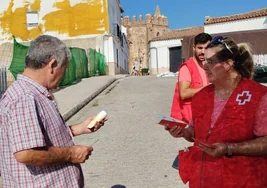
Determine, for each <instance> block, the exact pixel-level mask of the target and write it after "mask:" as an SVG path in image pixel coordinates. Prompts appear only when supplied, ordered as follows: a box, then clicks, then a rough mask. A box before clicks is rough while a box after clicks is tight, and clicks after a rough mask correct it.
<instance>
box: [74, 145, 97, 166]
mask: <svg viewBox="0 0 267 188" xmlns="http://www.w3.org/2000/svg"><path fill="white" fill-rule="evenodd" d="M92 151H93V148H92V147H91V146H80V145H74V146H71V147H70V159H69V161H70V162H71V163H74V164H80V163H84V162H85V161H86V160H87V159H89V156H90V155H91V154H92Z"/></svg>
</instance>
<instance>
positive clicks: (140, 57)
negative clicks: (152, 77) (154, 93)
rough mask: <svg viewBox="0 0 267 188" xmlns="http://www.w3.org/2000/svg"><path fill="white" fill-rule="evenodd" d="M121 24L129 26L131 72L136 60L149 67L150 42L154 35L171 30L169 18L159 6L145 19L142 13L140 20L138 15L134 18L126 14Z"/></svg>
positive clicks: (129, 62)
mask: <svg viewBox="0 0 267 188" xmlns="http://www.w3.org/2000/svg"><path fill="white" fill-rule="evenodd" d="M121 24H122V25H123V26H124V27H126V28H127V38H128V45H129V46H128V68H129V73H131V72H132V68H133V64H134V61H139V62H140V64H141V67H142V68H149V49H148V43H149V41H150V40H152V39H153V38H154V37H159V36H161V35H163V34H164V33H165V32H167V31H169V28H168V18H167V17H165V16H162V15H161V13H160V9H159V6H157V7H156V11H155V14H154V15H153V16H152V15H150V14H147V15H146V16H145V19H143V17H142V15H140V16H139V19H138V20H137V18H136V16H133V17H132V20H130V18H129V16H125V17H123V18H122V22H121Z"/></svg>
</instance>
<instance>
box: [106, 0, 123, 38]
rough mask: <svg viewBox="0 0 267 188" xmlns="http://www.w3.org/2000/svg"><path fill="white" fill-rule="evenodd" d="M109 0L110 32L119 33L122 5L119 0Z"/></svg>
mask: <svg viewBox="0 0 267 188" xmlns="http://www.w3.org/2000/svg"><path fill="white" fill-rule="evenodd" d="M107 1H108V13H109V32H110V33H112V34H113V35H115V36H116V35H117V30H116V26H117V25H119V26H121V14H120V7H119V4H118V1H117V0H107Z"/></svg>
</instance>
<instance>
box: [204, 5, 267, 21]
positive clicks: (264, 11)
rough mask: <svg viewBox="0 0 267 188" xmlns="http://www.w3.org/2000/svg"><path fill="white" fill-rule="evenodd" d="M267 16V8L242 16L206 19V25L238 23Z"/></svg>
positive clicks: (207, 17)
mask: <svg viewBox="0 0 267 188" xmlns="http://www.w3.org/2000/svg"><path fill="white" fill-rule="evenodd" d="M263 16H267V8H263V9H259V10H255V11H251V12H246V13H242V14H235V15H231V16H222V17H210V16H206V17H205V23H204V24H205V25H208V24H215V23H222V22H230V21H236V20H245V19H250V18H257V17H263Z"/></svg>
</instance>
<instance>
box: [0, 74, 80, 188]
mask: <svg viewBox="0 0 267 188" xmlns="http://www.w3.org/2000/svg"><path fill="white" fill-rule="evenodd" d="M72 145H74V143H73V140H72V137H71V135H70V129H69V127H68V126H67V125H66V123H65V122H64V120H63V119H62V117H61V115H60V113H59V111H58V109H57V106H56V103H55V102H54V101H53V100H52V99H51V98H50V97H49V92H48V90H47V89H46V88H45V87H43V86H41V85H40V84H38V83H36V82H34V81H33V80H31V79H29V78H28V77H26V76H23V75H18V77H17V81H15V82H14V83H13V84H12V85H11V86H10V87H9V88H8V89H7V91H6V92H5V93H4V95H3V96H2V99H1V100H0V167H1V172H2V173H1V176H2V181H3V187H23V188H25V187H27V188H31V187H34V188H36V187H53V188H54V187H58V188H62V187H70V188H75V187H84V178H83V173H82V170H81V166H80V165H75V164H71V163H62V164H59V165H52V166H48V167H37V166H30V165H25V164H22V163H18V162H17V161H16V159H15V157H14V153H16V152H18V151H23V150H28V149H31V148H37V147H46V146H55V147H64V146H72Z"/></svg>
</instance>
